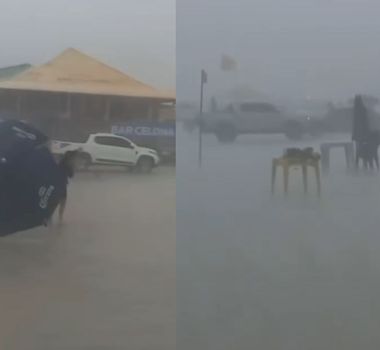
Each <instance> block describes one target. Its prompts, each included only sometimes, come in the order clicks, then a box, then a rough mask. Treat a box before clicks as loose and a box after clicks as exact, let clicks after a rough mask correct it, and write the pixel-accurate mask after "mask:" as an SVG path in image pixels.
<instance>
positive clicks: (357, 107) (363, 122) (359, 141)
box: [352, 95, 370, 167]
mask: <svg viewBox="0 0 380 350" xmlns="http://www.w3.org/2000/svg"><path fill="white" fill-rule="evenodd" d="M369 136H370V130H369V122H368V113H367V109H366V107H365V105H364V102H363V98H362V97H361V96H360V95H357V96H355V102H354V119H353V124H352V141H354V142H355V144H356V161H355V162H356V167H358V166H359V160H360V159H363V161H364V164H365V166H368V165H369V164H368V161H369V159H368V158H369V154H368V153H369V145H368V142H369Z"/></svg>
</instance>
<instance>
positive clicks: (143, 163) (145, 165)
mask: <svg viewBox="0 0 380 350" xmlns="http://www.w3.org/2000/svg"><path fill="white" fill-rule="evenodd" d="M153 166H154V161H153V159H152V158H150V157H141V158H140V159H139V161H138V162H137V169H138V171H139V172H140V173H142V174H149V173H151V172H152V170H153Z"/></svg>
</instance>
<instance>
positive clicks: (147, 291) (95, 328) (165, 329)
mask: <svg viewBox="0 0 380 350" xmlns="http://www.w3.org/2000/svg"><path fill="white" fill-rule="evenodd" d="M0 278H1V289H0V297H1V313H0V348H1V349H9V350H13V349H15V350H16V349H17V350H19V349H28V350H29V349H33V350H34V349H36V350H44V349H47V350H56V349H62V350H63V349H65V350H69V349H75V350H76V349H112V350H113V349H123V350H124V349H131V350H132V349H144V350H145V349H146V350H148V349H154V350H156V349H162V350H170V349H175V303H176V301H175V171H174V169H173V168H169V167H168V168H167V167H163V168H161V169H157V170H156V171H155V173H154V174H152V175H148V176H138V175H133V174H126V173H124V172H122V171H121V172H119V171H113V172H111V173H106V172H103V171H102V172H98V173H97V174H96V175H94V174H78V175H77V177H76V178H75V180H74V181H73V182H72V184H71V186H70V189H69V202H68V208H67V213H66V218H65V223H64V225H63V226H62V227H61V228H59V227H58V226H57V225H56V224H55V225H54V227H53V229H51V230H49V229H45V228H42V229H38V230H34V231H29V232H25V233H20V234H16V235H13V236H10V237H7V238H4V239H2V240H1V241H0Z"/></svg>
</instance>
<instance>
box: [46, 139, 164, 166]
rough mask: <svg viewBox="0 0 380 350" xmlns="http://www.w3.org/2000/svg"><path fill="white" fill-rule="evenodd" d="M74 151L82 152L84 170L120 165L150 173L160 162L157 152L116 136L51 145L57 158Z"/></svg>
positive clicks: (81, 161) (53, 143)
mask: <svg viewBox="0 0 380 350" xmlns="http://www.w3.org/2000/svg"><path fill="white" fill-rule="evenodd" d="M74 150H79V151H80V154H79V157H78V158H79V164H80V166H81V167H84V168H88V167H89V166H91V165H118V166H127V167H129V168H136V169H138V170H139V171H141V172H144V173H148V172H150V171H151V170H152V169H153V168H154V167H156V166H157V165H158V164H159V162H160V158H159V156H158V154H157V152H156V151H155V150H153V149H150V148H145V147H140V146H137V145H136V144H134V143H133V142H132V141H130V140H128V139H127V138H125V137H122V136H116V135H114V134H107V133H99V134H91V135H90V136H89V138H88V140H87V141H86V142H85V143H74V142H63V141H52V143H51V151H52V153H53V154H54V155H56V156H62V155H64V154H65V153H66V152H68V151H74Z"/></svg>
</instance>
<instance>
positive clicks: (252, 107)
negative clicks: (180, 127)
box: [203, 102, 317, 143]
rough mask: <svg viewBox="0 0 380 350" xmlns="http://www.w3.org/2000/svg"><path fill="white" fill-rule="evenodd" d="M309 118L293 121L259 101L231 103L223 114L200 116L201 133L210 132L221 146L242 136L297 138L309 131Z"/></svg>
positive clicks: (292, 118) (311, 130)
mask: <svg viewBox="0 0 380 350" xmlns="http://www.w3.org/2000/svg"><path fill="white" fill-rule="evenodd" d="M311 125H312V123H311V122H310V118H306V116H305V117H304V119H301V118H296V117H294V116H289V115H286V114H285V113H283V112H280V111H279V110H278V109H277V108H276V107H275V106H274V105H272V104H270V103H262V102H243V103H231V104H229V105H228V106H227V107H226V108H225V109H224V110H223V111H220V112H210V113H205V114H204V115H203V130H204V131H205V132H209V133H213V134H215V135H216V137H217V138H218V140H219V141H220V142H222V143H229V142H233V141H234V140H235V139H236V137H237V136H238V135H241V134H278V133H281V134H285V135H286V136H287V137H288V138H289V139H293V140H297V139H300V138H301V137H302V136H303V135H304V134H306V133H310V134H313V132H315V133H317V129H315V128H314V125H313V127H312V128H310V127H309V126H311Z"/></svg>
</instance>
